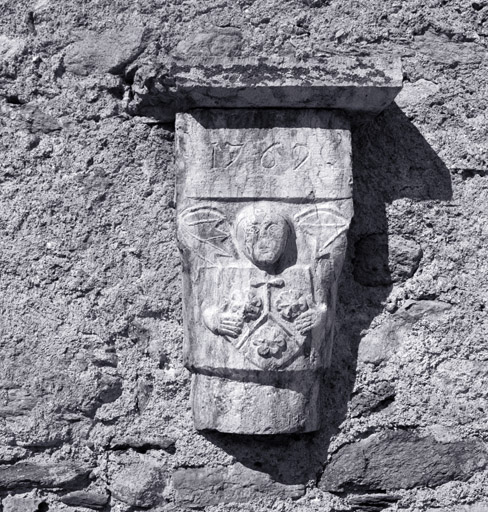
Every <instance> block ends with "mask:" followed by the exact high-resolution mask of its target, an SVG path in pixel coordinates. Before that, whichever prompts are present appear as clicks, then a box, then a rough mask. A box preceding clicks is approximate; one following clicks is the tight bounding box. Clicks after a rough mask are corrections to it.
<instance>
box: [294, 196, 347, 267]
mask: <svg viewBox="0 0 488 512" xmlns="http://www.w3.org/2000/svg"><path fill="white" fill-rule="evenodd" d="M349 221H350V219H349V218H346V217H344V216H343V215H342V214H341V213H340V212H338V211H336V210H333V209H332V208H328V207H326V206H314V207H312V208H310V209H308V210H305V211H304V212H301V213H299V214H297V215H296V216H295V222H296V225H297V226H298V227H299V228H300V229H301V230H302V231H303V232H304V233H305V234H307V235H309V236H311V237H313V238H314V239H315V242H316V253H315V258H316V259H320V258H323V257H324V256H326V255H327V254H329V252H330V251H329V247H330V246H331V245H332V243H333V242H334V241H335V240H337V239H338V238H339V237H340V236H341V235H344V234H345V233H346V232H347V230H348V228H349Z"/></svg>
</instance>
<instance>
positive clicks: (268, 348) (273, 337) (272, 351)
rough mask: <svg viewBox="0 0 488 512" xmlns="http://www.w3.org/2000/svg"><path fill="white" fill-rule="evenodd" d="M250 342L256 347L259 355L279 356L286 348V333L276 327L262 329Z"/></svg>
mask: <svg viewBox="0 0 488 512" xmlns="http://www.w3.org/2000/svg"><path fill="white" fill-rule="evenodd" d="M252 343H253V345H255V346H256V347H257V348H258V354H259V355H260V356H261V357H271V356H278V357H279V355H281V352H283V351H285V350H286V334H285V332H284V331H282V330H281V329H278V328H276V327H272V328H270V329H263V330H261V331H260V333H259V335H258V336H256V337H255V338H254V339H253V342H252Z"/></svg>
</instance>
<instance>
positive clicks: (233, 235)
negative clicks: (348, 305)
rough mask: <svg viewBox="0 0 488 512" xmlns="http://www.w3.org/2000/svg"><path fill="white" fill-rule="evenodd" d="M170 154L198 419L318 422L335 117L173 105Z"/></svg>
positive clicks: (213, 422)
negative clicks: (176, 111)
mask: <svg viewBox="0 0 488 512" xmlns="http://www.w3.org/2000/svg"><path fill="white" fill-rule="evenodd" d="M177 164H178V168H179V173H178V183H177V191H178V218H177V222H178V237H179V241H180V248H181V251H182V256H183V268H184V284H185V291H184V293H185V297H184V317H185V358H186V365H187V367H188V368H189V369H190V371H192V372H193V373H194V374H195V375H194V382H193V390H192V406H193V414H194V421H195V425H196V427H197V428H199V429H217V430H221V431H224V432H236V433H248V434H266V433H284V432H300V431H311V430H316V429H318V428H319V427H320V418H319V413H318V412H319V411H318V409H319V408H318V403H317V402H318V397H319V387H320V381H321V376H322V372H323V370H324V368H326V367H327V365H328V364H329V359H330V351H331V347H332V343H333V331H334V316H335V300H336V291H337V282H338V277H339V274H340V271H341V267H342V262H343V258H344V252H345V247H346V234H347V229H348V227H349V223H350V220H351V217H352V199H351V195H352V194H351V185H352V174H351V158H350V132H349V126H348V123H347V121H346V119H345V118H343V117H342V116H340V115H339V114H336V113H331V112H327V111H313V110H296V111H272V110H271V111H253V110H241V111H195V112H194V113H192V114H181V115H179V116H178V117H177Z"/></svg>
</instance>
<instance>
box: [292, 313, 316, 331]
mask: <svg viewBox="0 0 488 512" xmlns="http://www.w3.org/2000/svg"><path fill="white" fill-rule="evenodd" d="M316 320H317V312H316V311H315V310H314V309H309V310H307V311H305V312H304V313H302V314H301V315H300V316H299V317H297V319H296V320H295V326H296V328H297V329H298V332H299V333H300V334H306V333H307V332H308V331H310V329H312V327H313V326H314V324H315V322H316Z"/></svg>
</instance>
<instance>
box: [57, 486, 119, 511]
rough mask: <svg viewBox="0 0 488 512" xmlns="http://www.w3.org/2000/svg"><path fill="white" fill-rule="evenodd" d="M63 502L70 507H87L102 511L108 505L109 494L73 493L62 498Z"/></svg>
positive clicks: (92, 492)
mask: <svg viewBox="0 0 488 512" xmlns="http://www.w3.org/2000/svg"><path fill="white" fill-rule="evenodd" d="M60 499H61V501H62V502H63V503H64V504H65V505H69V506H70V507H85V508H91V509H93V510H102V509H103V508H104V507H105V505H106V504H107V503H108V500H109V496H108V494H102V493H99V492H94V491H73V492H70V493H69V494H66V495H65V496H61V498H60Z"/></svg>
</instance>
